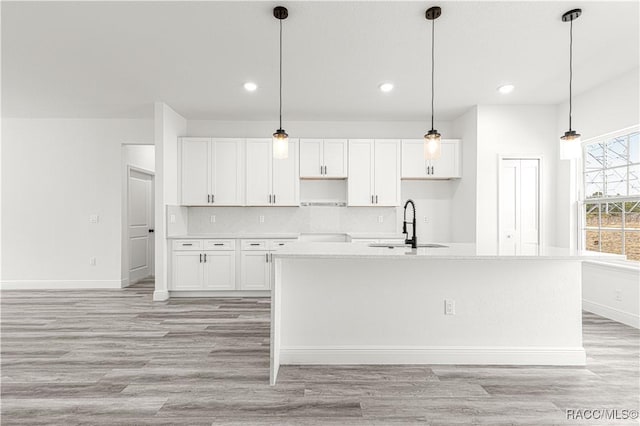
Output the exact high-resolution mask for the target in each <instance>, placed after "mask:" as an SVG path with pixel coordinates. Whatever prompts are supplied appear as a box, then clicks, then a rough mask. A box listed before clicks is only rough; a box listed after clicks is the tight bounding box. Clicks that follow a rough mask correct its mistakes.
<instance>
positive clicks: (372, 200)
mask: <svg viewBox="0 0 640 426" xmlns="http://www.w3.org/2000/svg"><path fill="white" fill-rule="evenodd" d="M371 204H373V195H372V196H371Z"/></svg>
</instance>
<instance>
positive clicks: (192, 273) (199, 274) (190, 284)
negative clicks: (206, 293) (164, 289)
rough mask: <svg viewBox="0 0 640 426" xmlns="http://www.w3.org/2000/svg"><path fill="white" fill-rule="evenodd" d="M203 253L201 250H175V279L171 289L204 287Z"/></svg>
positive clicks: (198, 288) (173, 265) (199, 288)
mask: <svg viewBox="0 0 640 426" xmlns="http://www.w3.org/2000/svg"><path fill="white" fill-rule="evenodd" d="M202 261H203V253H202V252H199V251H176V252H173V262H172V263H171V267H172V268H173V280H172V281H171V290H202V289H203V273H204V268H203V265H204V263H203V262H202Z"/></svg>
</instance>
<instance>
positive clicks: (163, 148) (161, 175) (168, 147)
mask: <svg viewBox="0 0 640 426" xmlns="http://www.w3.org/2000/svg"><path fill="white" fill-rule="evenodd" d="M154 117H155V118H154V141H155V150H156V162H155V163H156V179H155V227H156V228H155V229H156V232H155V234H156V235H155V238H156V247H155V269H156V272H155V281H156V282H155V291H154V294H153V299H154V300H167V299H168V298H169V292H168V290H167V282H168V281H167V274H168V270H167V265H168V260H167V257H168V246H167V240H166V231H167V209H168V206H169V205H175V204H177V203H178V138H179V137H181V136H186V135H187V120H185V119H184V118H183V117H182V116H181V115H179V114H178V113H176V112H175V111H174V110H172V109H171V108H170V107H169V106H168V105H166V104H164V103H162V102H156V103H155V105H154Z"/></svg>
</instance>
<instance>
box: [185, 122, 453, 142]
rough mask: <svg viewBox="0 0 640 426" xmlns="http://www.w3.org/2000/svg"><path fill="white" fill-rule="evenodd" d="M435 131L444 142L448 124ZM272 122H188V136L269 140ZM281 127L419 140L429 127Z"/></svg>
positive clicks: (313, 134)
mask: <svg viewBox="0 0 640 426" xmlns="http://www.w3.org/2000/svg"><path fill="white" fill-rule="evenodd" d="M435 125H436V128H437V129H438V130H439V131H440V133H441V134H442V137H443V138H445V139H448V138H449V139H450V138H451V136H450V134H451V123H450V122H448V121H443V122H436V123H435ZM276 126H277V122H276V121H275V120H273V121H248V122H247V121H212V120H189V121H188V122H187V133H188V135H189V136H205V137H206V136H217V137H223V138H224V137H235V138H264V137H267V138H269V137H271V135H272V134H273V132H274V131H275V130H276ZM283 126H284V128H285V129H286V130H287V133H289V136H290V137H292V138H352V139H356V138H363V139H366V138H379V139H382V138H389V139H399V138H404V139H416V138H418V139H419V138H421V137H422V136H423V135H424V134H425V133H426V132H427V131H428V130H429V128H430V125H429V123H427V122H426V120H425V121H424V122H421V121H291V122H286V121H285V122H284V123H283Z"/></svg>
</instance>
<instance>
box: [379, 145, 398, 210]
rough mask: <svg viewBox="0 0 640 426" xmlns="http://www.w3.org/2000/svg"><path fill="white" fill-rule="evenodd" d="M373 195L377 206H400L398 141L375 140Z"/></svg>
mask: <svg viewBox="0 0 640 426" xmlns="http://www.w3.org/2000/svg"><path fill="white" fill-rule="evenodd" d="M374 155H375V161H374V176H375V183H374V189H375V192H374V195H375V200H374V201H375V205H377V206H398V205H400V141H398V140H377V141H376V144H375V154H374Z"/></svg>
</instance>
